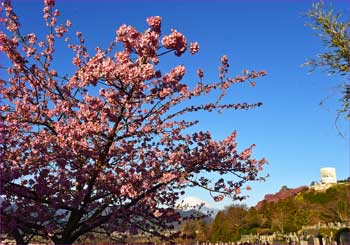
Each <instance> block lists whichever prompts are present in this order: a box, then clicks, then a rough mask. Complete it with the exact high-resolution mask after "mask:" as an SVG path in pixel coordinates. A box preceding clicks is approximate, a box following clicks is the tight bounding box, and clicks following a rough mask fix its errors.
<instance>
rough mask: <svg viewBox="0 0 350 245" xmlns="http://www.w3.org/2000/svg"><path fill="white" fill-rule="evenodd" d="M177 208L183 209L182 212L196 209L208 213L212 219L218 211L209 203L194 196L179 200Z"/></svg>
mask: <svg viewBox="0 0 350 245" xmlns="http://www.w3.org/2000/svg"><path fill="white" fill-rule="evenodd" d="M177 209H179V210H181V211H183V212H184V213H186V212H187V211H192V212H193V211H197V212H200V213H203V214H205V215H208V216H209V217H210V218H212V219H214V217H215V216H216V214H217V213H218V212H219V209H216V208H214V207H213V206H212V205H211V204H209V203H207V202H205V201H203V200H201V199H199V198H197V197H194V196H189V197H186V198H184V199H183V200H181V201H180V202H179V204H178V207H177Z"/></svg>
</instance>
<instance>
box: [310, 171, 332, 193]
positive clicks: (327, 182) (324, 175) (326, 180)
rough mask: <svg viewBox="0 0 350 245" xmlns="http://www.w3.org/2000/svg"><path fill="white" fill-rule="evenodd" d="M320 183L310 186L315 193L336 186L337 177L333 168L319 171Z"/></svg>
mask: <svg viewBox="0 0 350 245" xmlns="http://www.w3.org/2000/svg"><path fill="white" fill-rule="evenodd" d="M320 174H321V182H320V183H315V184H313V185H312V186H311V188H312V189H314V190H315V191H323V190H327V189H328V188H329V187H331V186H332V185H335V184H337V175H336V172H335V168H331V167H326V168H321V169H320Z"/></svg>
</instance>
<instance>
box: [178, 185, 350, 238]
mask: <svg viewBox="0 0 350 245" xmlns="http://www.w3.org/2000/svg"><path fill="white" fill-rule="evenodd" d="M349 221H350V183H349V182H345V183H338V184H336V185H334V186H332V187H330V188H328V189H327V190H323V191H315V190H313V189H312V188H308V187H306V186H301V187H298V188H294V189H290V188H288V187H285V186H284V187H282V188H281V190H280V191H279V192H277V193H275V194H269V195H266V196H265V197H264V199H263V200H262V201H260V202H259V203H258V204H257V205H256V206H255V207H251V208H248V207H246V206H244V205H233V206H230V207H228V208H226V209H225V210H223V211H220V212H218V214H217V215H216V216H215V219H214V221H213V222H212V223H211V224H209V226H207V227H206V230H201V232H200V235H201V237H196V236H193V237H191V239H190V240H186V242H193V241H197V240H198V241H201V239H204V240H203V241H207V240H211V241H213V242H215V241H223V242H229V241H238V240H239V239H240V238H241V235H244V234H272V233H273V232H276V231H279V232H282V233H290V232H297V231H299V230H300V229H301V228H302V226H306V225H316V224H319V223H323V224H327V223H332V222H340V223H344V222H349ZM192 227H197V228H196V229H198V227H199V225H198V224H197V225H193V226H192ZM185 228H186V231H185V230H184V231H185V233H187V234H195V233H194V231H193V232H192V231H191V230H190V227H189V226H188V225H187V226H186V227H185ZM193 229H195V228H193ZM201 229H204V226H202V227H201ZM203 234H206V235H205V236H204V235H203Z"/></svg>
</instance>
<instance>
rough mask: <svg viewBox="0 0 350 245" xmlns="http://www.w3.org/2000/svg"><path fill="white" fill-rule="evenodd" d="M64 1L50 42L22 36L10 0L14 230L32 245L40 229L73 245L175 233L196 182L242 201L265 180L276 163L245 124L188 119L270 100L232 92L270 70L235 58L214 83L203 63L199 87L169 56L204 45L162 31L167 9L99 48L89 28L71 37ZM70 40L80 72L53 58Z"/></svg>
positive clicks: (8, 141)
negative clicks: (243, 142)
mask: <svg viewBox="0 0 350 245" xmlns="http://www.w3.org/2000/svg"><path fill="white" fill-rule="evenodd" d="M54 6H55V1H54V0H45V1H44V21H45V23H46V26H47V30H48V32H47V35H46V36H45V37H44V38H43V40H40V39H39V37H38V36H37V35H36V34H35V33H28V34H25V33H22V32H21V29H20V22H19V17H18V16H17V15H16V14H15V12H14V10H13V8H12V5H11V3H10V1H3V2H2V9H1V12H2V18H1V22H2V24H3V25H4V27H6V28H4V31H1V33H0V50H1V52H2V53H3V54H4V55H5V56H6V57H7V58H8V61H9V64H10V67H3V69H6V70H7V72H8V75H7V78H4V79H1V83H0V85H1V99H2V103H1V107H0V108H1V143H0V146H1V196H2V203H1V230H2V232H3V233H4V234H6V235H7V236H8V237H12V238H14V239H15V240H16V242H17V243H21V244H23V243H28V242H30V241H32V240H33V238H37V237H41V238H42V239H45V240H46V241H50V242H53V243H56V244H62V243H64V244H69V243H73V242H74V241H79V238H80V237H81V236H83V235H86V234H93V233H94V232H96V233H101V232H102V233H106V234H108V235H112V234H113V235H115V234H137V233H138V232H148V233H151V234H153V235H157V236H165V235H164V234H165V233H163V232H162V230H163V229H168V228H171V226H172V224H174V222H177V221H179V220H180V216H179V214H178V212H177V211H176V205H177V202H178V200H179V198H180V197H181V196H182V195H183V194H184V191H185V190H186V188H189V187H198V188H204V189H206V190H208V192H209V193H210V195H212V197H213V198H214V199H215V201H220V200H222V199H223V198H224V197H228V198H232V199H234V200H237V199H243V198H244V196H242V194H240V190H241V188H242V187H244V186H245V184H246V182H248V181H256V180H262V179H263V177H261V176H259V172H260V171H261V170H262V168H263V165H264V164H265V163H266V160H265V159H261V160H256V159H254V158H252V156H251V154H252V148H253V147H254V144H253V145H251V146H250V147H248V148H247V149H245V150H243V151H242V152H238V150H237V148H236V146H237V144H236V141H235V138H236V132H233V133H232V134H230V135H228V136H227V137H226V138H224V139H222V140H220V141H217V140H214V139H213V138H212V137H211V134H210V133H209V132H204V131H199V132H194V130H192V131H191V130H188V128H190V127H191V126H194V125H196V124H197V123H198V121H197V120H184V119H183V118H184V117H182V116H183V115H185V114H189V113H192V112H196V111H208V112H211V111H217V110H224V109H234V110H243V109H244V110H245V109H251V108H255V107H257V106H260V105H261V103H256V104H247V103H232V104H225V103H223V102H222V98H223V97H224V96H225V93H226V91H227V89H228V88H230V87H231V86H232V85H234V84H236V83H244V82H251V85H254V84H255V82H253V80H255V78H257V77H261V76H264V75H265V72H264V71H260V72H256V71H250V72H249V71H246V70H245V71H243V72H242V74H241V75H238V76H236V77H229V75H228V67H229V63H228V58H227V57H226V56H223V57H222V59H221V66H220V68H219V78H218V81H217V82H206V81H205V80H204V73H203V71H202V70H201V69H199V70H198V82H196V85H195V86H193V87H190V85H187V84H186V83H184V82H182V81H183V78H184V75H185V73H186V69H185V67H184V66H183V65H180V66H176V67H174V68H172V69H171V70H170V71H160V70H159V63H160V59H161V57H162V56H163V55H171V54H172V53H173V54H175V55H176V56H178V57H181V55H183V54H184V53H185V52H188V51H189V53H190V54H192V55H194V54H195V53H196V52H197V51H198V50H199V45H198V43H196V42H191V43H188V42H187V40H186V38H185V36H184V35H183V34H182V33H180V32H178V31H176V30H171V33H170V34H167V35H161V17H159V16H154V17H149V18H148V19H147V23H148V25H149V29H147V30H145V31H144V32H139V31H137V30H136V29H135V28H134V27H132V26H127V25H122V26H120V27H119V29H118V30H116V38H115V40H113V41H112V42H111V45H110V46H109V47H108V48H107V49H106V50H104V49H102V48H99V47H97V48H96V50H95V51H94V52H93V54H91V53H89V51H88V49H87V47H86V46H85V45H84V38H83V34H82V33H81V32H77V33H76V40H77V41H76V42H73V41H70V40H69V39H68V37H67V34H68V33H67V32H68V31H69V29H70V26H71V22H70V21H69V20H67V21H65V22H64V23H63V24H60V23H59V22H58V16H59V11H58V10H56V9H55V7H54ZM5 29H6V30H5ZM72 39H74V36H73V38H72ZM59 41H61V42H66V44H67V46H68V48H69V49H72V51H73V52H74V57H73V58H72V60H71V59H70V58H68V59H67V60H63V61H61V62H66V63H67V64H68V63H72V66H74V72H73V73H72V74H70V75H61V72H62V73H63V71H61V72H59V71H57V70H55V68H54V65H53V60H54V53H55V44H56V43H57V42H59ZM121 47H122V48H121ZM213 91H219V92H220V93H219V96H218V98H217V100H215V101H213V102H212V103H204V104H201V105H189V103H188V101H189V100H190V99H191V98H193V97H200V96H205V95H208V94H210V93H211V92H213ZM184 102H186V103H184ZM187 118H188V117H187ZM190 132H192V133H190ZM208 172H209V173H210V172H213V173H218V174H220V175H218V176H222V178H219V179H212V178H208V177H206V176H209V175H208V174H204V173H208ZM246 187H247V188H248V189H249V187H248V186H246Z"/></svg>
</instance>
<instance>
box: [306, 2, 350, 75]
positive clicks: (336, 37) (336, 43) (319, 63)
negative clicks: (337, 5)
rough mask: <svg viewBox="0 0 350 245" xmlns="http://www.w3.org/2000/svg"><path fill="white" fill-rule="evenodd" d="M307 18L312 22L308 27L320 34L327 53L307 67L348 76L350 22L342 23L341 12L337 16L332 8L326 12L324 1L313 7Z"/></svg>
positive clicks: (312, 60)
mask: <svg viewBox="0 0 350 245" xmlns="http://www.w3.org/2000/svg"><path fill="white" fill-rule="evenodd" d="M307 17H308V18H309V20H310V22H308V23H307V25H309V26H310V27H311V28H312V29H313V30H315V31H316V32H317V33H318V36H319V37H320V38H321V41H322V43H323V45H324V46H325V48H326V51H325V52H324V53H321V54H318V55H317V59H311V60H309V61H308V62H306V63H305V65H310V66H311V67H312V68H316V67H326V69H327V70H328V73H329V74H335V73H339V74H340V75H345V74H347V73H348V72H349V63H350V52H349V47H350V39H349V28H350V22H345V21H341V17H342V13H341V12H339V13H337V14H336V13H334V10H333V9H332V8H330V9H329V10H326V9H325V5H324V3H323V2H322V1H321V2H318V3H314V4H313V5H312V9H311V10H310V11H309V12H308V13H307Z"/></svg>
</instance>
